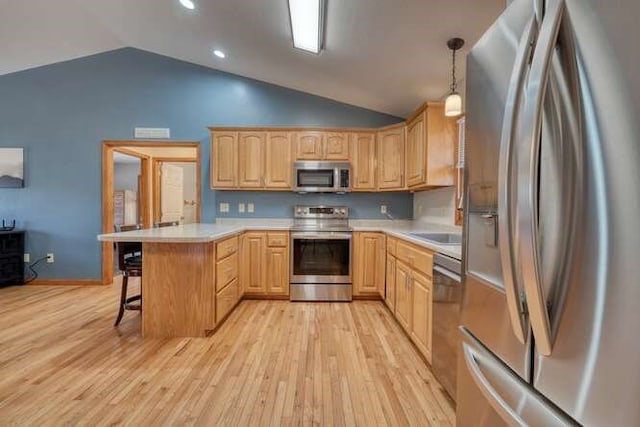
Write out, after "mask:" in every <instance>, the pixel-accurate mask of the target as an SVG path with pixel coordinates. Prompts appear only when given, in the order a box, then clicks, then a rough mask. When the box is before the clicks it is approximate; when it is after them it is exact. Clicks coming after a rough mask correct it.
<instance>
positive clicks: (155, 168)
mask: <svg viewBox="0 0 640 427" xmlns="http://www.w3.org/2000/svg"><path fill="white" fill-rule="evenodd" d="M161 163H195V164H196V187H197V188H196V206H198V208H197V209H196V222H200V204H201V201H202V194H201V192H202V188H201V186H200V162H199V161H198V157H153V159H152V167H151V170H152V173H153V175H152V180H151V181H152V183H153V184H152V198H151V200H153V217H152V222H154V223H155V222H157V221H160V216H161V213H160V187H161V183H160V174H159V172H160V164H161ZM156 220H157V221H156Z"/></svg>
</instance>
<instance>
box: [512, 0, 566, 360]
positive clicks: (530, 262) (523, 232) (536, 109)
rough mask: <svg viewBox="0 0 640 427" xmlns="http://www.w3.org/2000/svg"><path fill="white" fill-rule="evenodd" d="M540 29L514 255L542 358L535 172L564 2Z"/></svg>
mask: <svg viewBox="0 0 640 427" xmlns="http://www.w3.org/2000/svg"><path fill="white" fill-rule="evenodd" d="M548 7H549V9H548V10H547V11H546V13H545V18H544V21H543V22H542V25H541V27H540V33H539V37H538V44H537V46H536V49H535V52H534V55H533V60H532V63H531V71H530V74H529V76H530V77H529V82H528V93H527V96H526V98H525V99H526V103H525V106H524V115H523V120H522V123H523V125H522V126H520V127H519V133H518V140H519V143H522V144H523V145H522V146H523V147H526V148H527V149H525V150H523V152H522V153H519V165H518V215H519V219H518V228H519V240H520V241H519V244H518V248H519V250H518V253H519V255H520V256H521V258H520V263H521V266H522V280H523V283H524V290H525V294H526V297H527V308H528V311H529V319H530V321H531V328H532V329H533V334H534V336H535V338H536V348H537V350H538V352H539V353H540V354H541V355H543V356H549V355H551V351H552V347H553V343H552V339H551V326H550V324H551V321H550V319H549V312H548V311H547V304H546V301H545V297H544V293H543V286H542V272H541V262H540V254H539V243H540V242H539V229H538V219H537V212H538V179H537V174H538V169H539V165H540V136H541V127H542V113H543V101H544V94H545V91H546V88H547V83H548V81H549V74H550V66H551V57H552V55H553V52H554V48H555V45H556V41H557V40H558V34H559V32H560V24H561V22H562V17H563V15H564V11H565V3H564V0H555V1H552V2H549V4H548Z"/></svg>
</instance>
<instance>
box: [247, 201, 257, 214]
mask: <svg viewBox="0 0 640 427" xmlns="http://www.w3.org/2000/svg"><path fill="white" fill-rule="evenodd" d="M254 209H255V207H254V206H253V203H249V204H248V205H247V210H248V212H249V213H253V212H254Z"/></svg>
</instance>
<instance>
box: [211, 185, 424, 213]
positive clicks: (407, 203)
mask: <svg viewBox="0 0 640 427" xmlns="http://www.w3.org/2000/svg"><path fill="white" fill-rule="evenodd" d="M216 202H217V213H216V215H217V216H218V217H219V218H236V217H237V218H289V217H292V216H293V206H295V205H328V206H338V205H339V206H348V207H349V216H350V217H351V218H354V219H363V218H364V219H387V216H386V215H384V214H381V213H380V205H387V211H388V213H389V214H391V215H393V217H394V218H396V219H405V218H411V217H412V214H413V196H409V195H408V194H407V193H351V194H319V195H313V194H297V193H288V192H287V193H265V192H259V191H255V192H250V191H242V192H240V191H218V192H217V193H216ZM222 202H227V203H229V204H230V212H229V213H223V212H220V203H222ZM238 203H245V204H246V203H253V204H254V207H255V212H254V213H252V214H250V213H247V212H246V210H245V213H242V214H241V213H239V212H238Z"/></svg>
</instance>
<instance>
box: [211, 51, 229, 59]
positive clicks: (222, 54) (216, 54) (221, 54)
mask: <svg viewBox="0 0 640 427" xmlns="http://www.w3.org/2000/svg"><path fill="white" fill-rule="evenodd" d="M213 54H214V55H215V56H217V57H218V58H224V57H225V56H227V55H225V54H224V52H223V51H221V50H218V49H216V50H214V51H213Z"/></svg>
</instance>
